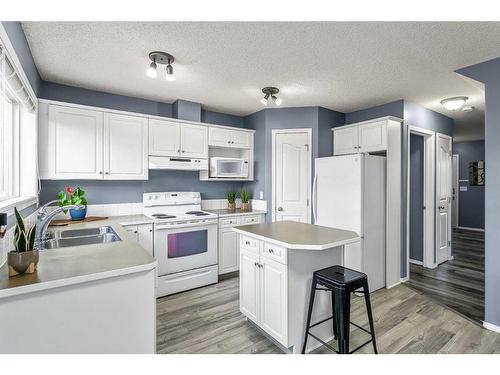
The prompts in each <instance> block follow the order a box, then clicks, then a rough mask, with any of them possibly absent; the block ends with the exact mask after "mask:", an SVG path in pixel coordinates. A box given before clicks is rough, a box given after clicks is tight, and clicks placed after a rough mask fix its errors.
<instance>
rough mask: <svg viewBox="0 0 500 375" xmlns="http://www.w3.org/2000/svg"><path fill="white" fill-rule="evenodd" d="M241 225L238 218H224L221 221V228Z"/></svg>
mask: <svg viewBox="0 0 500 375" xmlns="http://www.w3.org/2000/svg"><path fill="white" fill-rule="evenodd" d="M238 224H240V221H239V220H238V217H223V218H220V219H219V228H228V227H233V226H235V225H238Z"/></svg>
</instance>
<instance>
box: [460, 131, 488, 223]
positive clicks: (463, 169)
mask: <svg viewBox="0 0 500 375" xmlns="http://www.w3.org/2000/svg"><path fill="white" fill-rule="evenodd" d="M453 153H454V154H458V163H459V166H458V169H459V173H458V179H459V180H468V179H469V163H470V162H472V161H480V160H484V141H473V142H462V143H455V144H453ZM486 177H487V176H486ZM459 186H467V191H460V190H459V191H458V193H457V194H458V195H459V199H458V225H459V226H461V227H469V228H481V229H484V186H470V185H469V183H468V182H459Z"/></svg>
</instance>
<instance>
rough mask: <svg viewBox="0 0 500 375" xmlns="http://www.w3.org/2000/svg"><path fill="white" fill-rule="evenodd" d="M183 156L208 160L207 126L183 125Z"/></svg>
mask: <svg viewBox="0 0 500 375" xmlns="http://www.w3.org/2000/svg"><path fill="white" fill-rule="evenodd" d="M180 126H181V156H186V157H190V158H208V140H207V138H208V130H207V127H206V126H199V125H191V124H181V125H180Z"/></svg>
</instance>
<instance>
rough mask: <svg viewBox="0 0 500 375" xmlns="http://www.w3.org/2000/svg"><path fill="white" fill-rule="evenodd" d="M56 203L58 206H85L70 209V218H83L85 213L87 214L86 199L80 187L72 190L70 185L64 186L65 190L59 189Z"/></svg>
mask: <svg viewBox="0 0 500 375" xmlns="http://www.w3.org/2000/svg"><path fill="white" fill-rule="evenodd" d="M57 199H58V200H59V202H57V205H58V206H59V207H62V206H67V205H70V204H72V205H84V206H85V208H84V209H82V210H78V209H70V210H69V214H70V216H71V220H83V219H85V215H87V199H86V198H85V191H83V190H82V189H81V188H80V187H77V188H76V189H74V190H73V188H72V187H71V186H67V187H66V191H60V192H59V193H58V194H57Z"/></svg>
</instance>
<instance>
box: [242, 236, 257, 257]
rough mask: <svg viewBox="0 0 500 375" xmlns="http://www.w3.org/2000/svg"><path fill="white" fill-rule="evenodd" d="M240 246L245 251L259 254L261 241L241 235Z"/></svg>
mask: <svg viewBox="0 0 500 375" xmlns="http://www.w3.org/2000/svg"><path fill="white" fill-rule="evenodd" d="M240 245H241V247H244V248H245V249H248V250H250V251H254V252H256V253H259V248H260V241H259V240H257V239H255V238H252V237H248V236H244V235H241V240H240Z"/></svg>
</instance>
